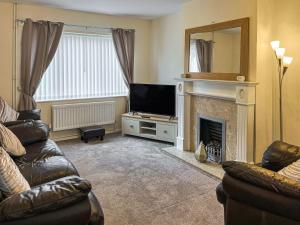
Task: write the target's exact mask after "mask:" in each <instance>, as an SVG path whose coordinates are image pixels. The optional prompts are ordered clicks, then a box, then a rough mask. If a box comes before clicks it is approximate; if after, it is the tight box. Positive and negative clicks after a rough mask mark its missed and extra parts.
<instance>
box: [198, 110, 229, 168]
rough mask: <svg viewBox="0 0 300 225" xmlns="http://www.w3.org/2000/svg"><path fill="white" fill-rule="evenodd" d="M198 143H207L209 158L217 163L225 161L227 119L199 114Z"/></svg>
mask: <svg viewBox="0 0 300 225" xmlns="http://www.w3.org/2000/svg"><path fill="white" fill-rule="evenodd" d="M197 127H198V128H197V129H198V130H197V137H198V138H197V139H198V145H199V144H200V142H201V141H202V143H203V144H204V145H205V148H206V152H207V155H208V160H209V161H212V162H216V163H222V162H223V161H225V152H226V151H225V149H226V129H225V120H222V119H216V118H212V117H207V116H203V115H199V116H198V126H197Z"/></svg>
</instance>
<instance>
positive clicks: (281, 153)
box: [262, 141, 300, 172]
mask: <svg viewBox="0 0 300 225" xmlns="http://www.w3.org/2000/svg"><path fill="white" fill-rule="evenodd" d="M298 159H300V148H299V147H297V146H295V145H290V144H287V143H285V142H282V141H275V142H274V143H273V144H271V145H270V146H269V147H268V149H267V150H266V151H265V152H264V155H263V159H262V167H263V168H266V169H269V170H272V171H276V172H277V171H279V170H281V169H282V168H284V167H286V166H288V165H290V164H292V163H293V162H296V161H297V160H298Z"/></svg>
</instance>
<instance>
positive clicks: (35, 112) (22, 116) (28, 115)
mask: <svg viewBox="0 0 300 225" xmlns="http://www.w3.org/2000/svg"><path fill="white" fill-rule="evenodd" d="M28 119H32V120H41V110H40V109H32V110H24V111H19V117H18V120H28Z"/></svg>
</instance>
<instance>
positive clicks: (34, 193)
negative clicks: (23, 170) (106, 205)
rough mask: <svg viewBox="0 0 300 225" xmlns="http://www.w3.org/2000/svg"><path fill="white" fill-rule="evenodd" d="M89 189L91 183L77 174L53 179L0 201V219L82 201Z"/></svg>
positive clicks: (29, 215) (8, 218) (37, 213)
mask: <svg viewBox="0 0 300 225" xmlns="http://www.w3.org/2000/svg"><path fill="white" fill-rule="evenodd" d="M90 191H91V184H90V183H89V182H88V181H87V180H85V179H83V178H80V177H78V176H69V177H64V178H61V179H58V180H54V181H51V182H48V183H45V184H42V185H39V186H36V187H33V188H31V189H30V190H28V191H25V192H22V193H20V194H15V195H12V196H11V197H9V198H7V199H5V200H4V201H2V202H1V203H0V221H5V220H16V219H20V218H27V217H31V216H36V215H39V214H42V213H45V212H50V211H54V210H58V209H61V208H64V207H67V206H69V205H71V204H73V203H76V202H79V201H82V200H83V199H85V198H87V196H88V194H89V192H90Z"/></svg>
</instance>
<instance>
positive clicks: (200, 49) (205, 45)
mask: <svg viewBox="0 0 300 225" xmlns="http://www.w3.org/2000/svg"><path fill="white" fill-rule="evenodd" d="M196 49H197V54H198V67H199V72H208V73H209V72H211V64H212V50H213V42H212V41H205V40H202V39H198V40H196Z"/></svg>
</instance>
